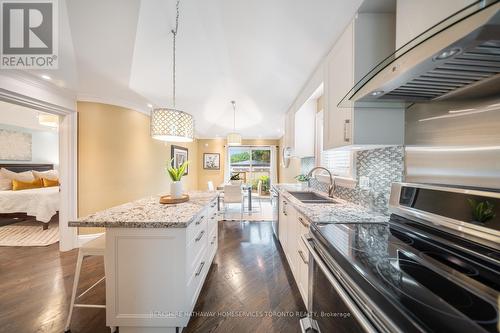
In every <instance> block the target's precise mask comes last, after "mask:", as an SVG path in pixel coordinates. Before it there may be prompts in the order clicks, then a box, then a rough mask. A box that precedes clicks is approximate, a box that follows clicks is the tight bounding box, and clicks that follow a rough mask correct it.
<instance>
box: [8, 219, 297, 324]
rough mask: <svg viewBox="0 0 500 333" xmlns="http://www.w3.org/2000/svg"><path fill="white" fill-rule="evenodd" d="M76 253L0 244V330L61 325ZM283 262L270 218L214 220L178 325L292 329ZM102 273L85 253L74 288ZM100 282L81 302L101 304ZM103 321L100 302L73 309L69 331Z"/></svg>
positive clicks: (292, 303)
mask: <svg viewBox="0 0 500 333" xmlns="http://www.w3.org/2000/svg"><path fill="white" fill-rule="evenodd" d="M76 255H77V251H76V250H73V251H70V252H65V253H61V252H59V249H58V244H54V245H51V246H48V247H39V248H35V247H32V248H29V247H25V248H22V247H0V332H6V333H7V332H8V333H11V332H16V333H24V332H26V333H28V332H30V333H31V332H38V333H41V332H62V331H63V329H64V324H65V319H66V315H67V312H68V304H69V300H70V297H71V287H72V283H73V274H74V270H75V264H76ZM285 261H286V259H285V258H284V254H283V252H282V251H281V248H279V245H278V243H277V242H276V241H275V240H274V238H273V236H272V229H271V223H269V222H242V223H240V222H220V223H219V250H218V253H217V255H216V257H215V260H214V264H213V265H212V267H211V269H210V272H209V274H208V276H207V279H206V281H205V285H204V286H203V290H202V292H201V294H200V297H199V299H198V302H197V304H196V307H195V310H194V311H195V313H194V315H193V316H192V318H191V320H190V322H189V325H188V327H187V328H186V329H185V330H184V331H183V332H257V331H258V332H300V328H299V316H300V314H301V313H300V312H302V313H304V311H305V307H304V304H303V302H302V299H301V297H300V294H299V291H298V289H297V286H296V284H295V282H294V279H293V277H292V273H291V271H290V270H289V268H288V265H286V264H284V263H285ZM103 274H104V269H103V260H102V258H99V257H88V258H86V259H85V261H84V267H83V270H82V275H81V277H80V292H81V291H83V290H85V289H86V288H88V287H89V286H90V285H92V284H93V283H94V282H95V281H96V280H98V279H99V278H100V277H101V276H102V275H103ZM104 288H105V286H104V283H101V284H100V285H99V286H98V287H97V288H95V289H94V290H93V291H91V292H90V293H89V294H87V295H85V296H84V297H83V298H82V299H81V302H82V303H89V302H91V303H96V304H100V303H104V302H105V289H104ZM273 311H274V312H276V313H275V314H274V315H273V314H272V312H273ZM297 312H299V313H297ZM105 321H106V320H105V311H104V310H103V309H75V311H74V315H73V320H72V324H71V331H72V332H73V333H78V332H92V333H99V332H109V329H108V328H107V327H106V326H105Z"/></svg>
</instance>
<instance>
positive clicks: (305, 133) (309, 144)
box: [293, 98, 318, 158]
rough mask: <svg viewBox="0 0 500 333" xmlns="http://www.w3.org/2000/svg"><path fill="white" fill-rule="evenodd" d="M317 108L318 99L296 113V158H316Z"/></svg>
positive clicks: (294, 152)
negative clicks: (315, 131)
mask: <svg viewBox="0 0 500 333" xmlns="http://www.w3.org/2000/svg"><path fill="white" fill-rule="evenodd" d="M317 107H318V103H317V99H314V98H311V99H309V100H307V101H306V102H305V103H304V105H302V107H301V108H300V109H299V110H297V112H295V121H294V123H295V125H294V132H295V133H294V134H295V138H294V142H295V145H294V151H293V155H294V156H295V157H300V158H302V157H312V156H314V129H315V120H316V118H315V116H316V110H317Z"/></svg>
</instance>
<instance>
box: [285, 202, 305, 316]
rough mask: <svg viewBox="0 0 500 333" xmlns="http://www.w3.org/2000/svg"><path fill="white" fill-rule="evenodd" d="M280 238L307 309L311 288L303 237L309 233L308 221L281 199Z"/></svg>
mask: <svg viewBox="0 0 500 333" xmlns="http://www.w3.org/2000/svg"><path fill="white" fill-rule="evenodd" d="M278 230H279V231H278V234H279V235H278V237H279V241H280V243H281V247H282V248H283V252H284V253H285V257H286V260H287V262H288V265H289V266H290V270H291V271H292V274H293V277H294V279H295V282H296V283H297V287H298V288H299V291H300V294H301V296H302V299H303V301H304V304H305V305H306V307H307V306H308V304H307V299H308V295H307V293H308V288H309V287H308V286H309V265H308V260H309V259H308V252H307V250H306V248H305V245H304V244H303V242H302V238H301V236H302V235H304V234H307V233H308V222H307V221H306V219H305V218H304V217H303V216H302V215H301V214H300V213H299V212H298V211H297V210H296V209H295V208H294V207H293V206H292V205H291V204H290V203H289V202H288V201H287V200H286V199H282V198H281V199H280V215H279V229H278Z"/></svg>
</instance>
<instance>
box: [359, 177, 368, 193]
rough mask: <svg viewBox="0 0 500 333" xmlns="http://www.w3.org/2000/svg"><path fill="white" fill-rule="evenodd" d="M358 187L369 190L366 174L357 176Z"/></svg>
mask: <svg viewBox="0 0 500 333" xmlns="http://www.w3.org/2000/svg"><path fill="white" fill-rule="evenodd" d="M359 187H360V188H361V189H362V190H369V189H370V178H369V177H366V176H361V177H359Z"/></svg>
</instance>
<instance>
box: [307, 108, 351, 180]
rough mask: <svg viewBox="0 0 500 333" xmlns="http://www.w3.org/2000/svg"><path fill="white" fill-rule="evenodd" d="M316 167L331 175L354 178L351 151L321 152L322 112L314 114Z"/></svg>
mask: <svg viewBox="0 0 500 333" xmlns="http://www.w3.org/2000/svg"><path fill="white" fill-rule="evenodd" d="M316 161H317V162H316V165H317V166H322V167H325V168H327V169H328V170H330V172H331V173H332V174H333V175H336V176H339V177H345V178H355V174H354V152H352V151H351V150H332V149H330V150H323V111H320V112H318V113H317V114H316Z"/></svg>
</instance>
